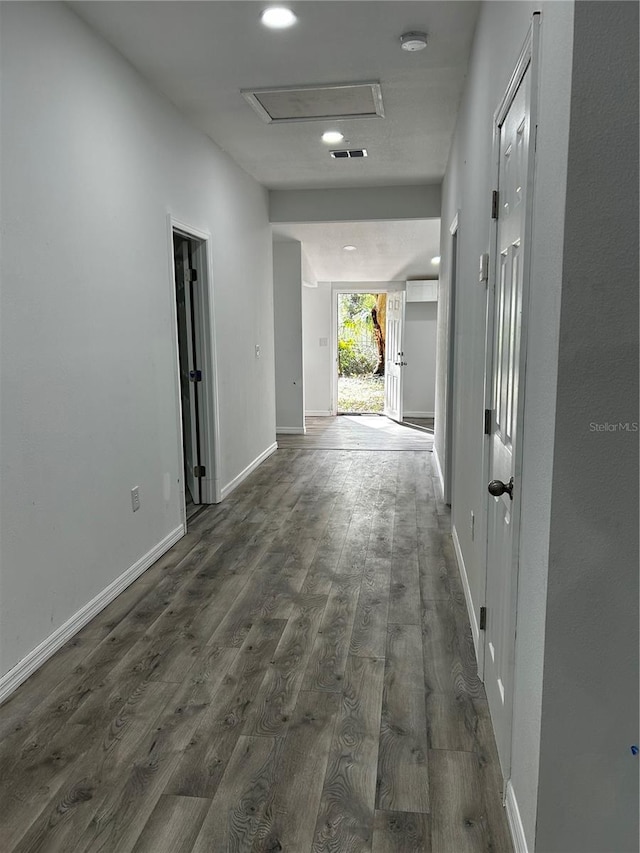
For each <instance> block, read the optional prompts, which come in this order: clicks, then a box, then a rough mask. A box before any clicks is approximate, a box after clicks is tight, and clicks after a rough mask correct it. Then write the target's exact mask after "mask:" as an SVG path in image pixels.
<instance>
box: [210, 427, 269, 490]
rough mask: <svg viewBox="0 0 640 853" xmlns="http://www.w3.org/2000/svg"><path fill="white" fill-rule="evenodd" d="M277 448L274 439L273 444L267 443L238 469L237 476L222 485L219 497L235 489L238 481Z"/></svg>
mask: <svg viewBox="0 0 640 853" xmlns="http://www.w3.org/2000/svg"><path fill="white" fill-rule="evenodd" d="M277 449H278V443H277V442H276V441H274V442H273V444H271V445H269V447H267V449H266V450H263V451H262V453H261V454H260V455H259V456H256V458H255V459H254V460H253V462H250V463H249V464H248V465H247V467H246V468H245V469H244V470H243V471H240V473H239V474H238V476H237V477H234V478H233V480H231V482H230V483H227V485H226V486H223V487H222V491H221V493H220V497H221V499H222V500H224V499H225V498H226V497H227V495H230V494H231V492H232V491H233V490H234V489H237V488H238V486H239V485H240V483H241V482H242V481H243V480H246V479H247V477H248V476H249V474H251V473H252V472H253V471H255V470H256V468H257V467H258V465H261V464H262V463H263V462H264V460H265V459H266V458H267V457H268V456H271V454H272V453H275V451H276V450H277Z"/></svg>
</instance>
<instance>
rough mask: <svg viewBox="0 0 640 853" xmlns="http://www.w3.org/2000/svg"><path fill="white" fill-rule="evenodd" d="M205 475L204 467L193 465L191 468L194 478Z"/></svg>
mask: <svg viewBox="0 0 640 853" xmlns="http://www.w3.org/2000/svg"><path fill="white" fill-rule="evenodd" d="M206 473H207V469H206V468H205V467H204V465H194V466H193V476H194V477H204V476H205V475H206Z"/></svg>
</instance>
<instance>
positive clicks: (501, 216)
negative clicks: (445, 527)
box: [484, 62, 531, 779]
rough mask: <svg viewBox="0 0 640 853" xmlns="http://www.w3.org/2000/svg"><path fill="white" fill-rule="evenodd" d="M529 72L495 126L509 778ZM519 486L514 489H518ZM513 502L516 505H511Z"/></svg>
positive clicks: (501, 704)
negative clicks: (497, 145) (497, 172)
mask: <svg viewBox="0 0 640 853" xmlns="http://www.w3.org/2000/svg"><path fill="white" fill-rule="evenodd" d="M530 89H531V64H530V62H529V63H528V65H527V68H526V70H525V72H524V75H523V76H522V78H521V81H520V84H519V86H518V87H517V89H516V90H515V92H514V94H513V97H512V100H511V101H510V103H508V104H506V105H505V110H504V116H503V117H502V119H500V118H498V127H497V130H498V133H499V148H500V152H499V156H500V161H499V186H498V192H499V195H498V205H497V207H498V216H497V259H496V265H495V270H496V272H495V290H494V316H493V358H492V377H491V409H492V426H491V434H490V437H489V477H490V480H491V482H490V483H489V494H488V495H487V500H488V512H487V521H488V541H487V587H486V608H487V610H486V629H485V632H486V633H485V664H484V665H485V669H484V679H485V687H486V691H487V698H488V700H489V707H490V710H491V717H492V721H493V727H494V731H495V735H496V743H497V747H498V754H499V757H500V764H501V767H502V771H503V774H504V777H505V779H506V778H508V777H509V775H510V765H511V729H512V712H513V676H514V652H515V621H516V593H517V573H518V543H517V533H516V536H515V539H514V533H515V532H514V520H515V518H516V513H517V512H519V507H518V506H517V503H516V502H517V499H518V497H517V495H518V489H517V488H516V489H515V490H514V489H513V478H514V476H515V475H516V471H515V468H514V461H515V457H514V451H515V447H516V444H517V441H518V436H519V432H518V430H519V428H520V427H521V424H519V423H518V413H519V406H518V402H519V395H521V394H522V393H523V386H522V382H521V381H520V379H521V377H520V371H521V367H520V365H521V352H520V350H521V330H522V310H523V281H524V275H523V273H524V249H525V246H524V236H525V222H526V216H525V210H526V193H527V192H528V191H530V189H529V188H528V176H529V137H530ZM516 485H517V484H516ZM514 497H515V501H514Z"/></svg>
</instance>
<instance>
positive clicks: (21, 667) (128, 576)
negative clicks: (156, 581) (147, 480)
mask: <svg viewBox="0 0 640 853" xmlns="http://www.w3.org/2000/svg"><path fill="white" fill-rule="evenodd" d="M184 533H185V528H184V525H183V524H181V525H180V526H179V527H176V529H175V530H172V531H171V533H169V534H168V535H167V536H165V537H164V539H163V540H162V541H161V542H158V544H157V545H155V546H154V547H153V548H152V549H151V550H150V551H148V552H147V553H146V554H145V555H144V556H143V557H141V558H140V559H139V560H138V561H137V562H135V563H134V564H133V566H131V567H130V568H128V569H127V570H126V571H125V572H123V573H122V574H121V575H120V576H119V577H117V578H116V579H115V580H114V581H113V582H112V583H110V584H109V586H107V587H105V589H103V590H102V592H99V593H98V595H96V597H95V598H93V599H91V601H89V602H88V603H87V604H85V605H84V607H81V608H80V610H78V611H77V612H76V613H74V615H73V616H72V617H71V618H70V619H67V621H66V622H65V623H64V624H63V625H61V626H60V627H59V628H57V629H56V630H55V631H54V632H53V634H50V635H49V636H48V637H47V638H46V640H43V641H42V642H41V643H40V645H38V646H36V647H35V649H33V651H31V652H29V654H28V655H27V656H26V657H24V658H23V659H22V660H21V661H20V662H19V663H17V664H16V665H15V666H14V667H13V669H10V670H9V672H8V673H7V674H6V675H3V676H2V678H0V703H2V702H4V700H5V699H7V697H8V696H10V695H11V694H12V693H13V691H14V690H16V689H17V688H18V687H20V685H21V684H22V682H23V681H26V680H27V678H29V676H30V675H33V673H34V672H35V671H36V670H37V669H39V667H41V666H42V664H43V663H44V662H45V661H46V660H48V659H49V658H50V657H51V655H53V654H55V652H57V651H58V649H60V648H61V647H62V646H63V645H64V644H65V643H66V642H67V640H70V639H71V637H73V636H74V634H77V633H78V631H79V630H80V629H81V628H84V626H85V625H86V624H87V622H90V621H91V620H92V619H93V617H94V616H97V615H98V613H100V611H101V610H104V608H105V607H106V606H107V605H108V604H111V602H112V601H113V599H114V598H116V597H117V596H118V595H120V593H121V592H122V591H123V590H125V589H126V588H127V587H128V586H130V585H131V584H132V583H133V582H134V581H135V580H137V578H139V577H140V575H141V574H143V572H146V570H147V569H148V568H149V567H150V566H152V565H153V564H154V563H155V562H156V560H159V559H160V557H162V555H163V554H165V553H166V552H167V551H168V550H169V548H171V546H172V545H174V544H175V543H176V542H177V541H178V540H179V539H182V537H183V536H184Z"/></svg>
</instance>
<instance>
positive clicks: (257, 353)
mask: <svg viewBox="0 0 640 853" xmlns="http://www.w3.org/2000/svg"><path fill="white" fill-rule="evenodd" d="M256 358H260V344H256Z"/></svg>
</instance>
